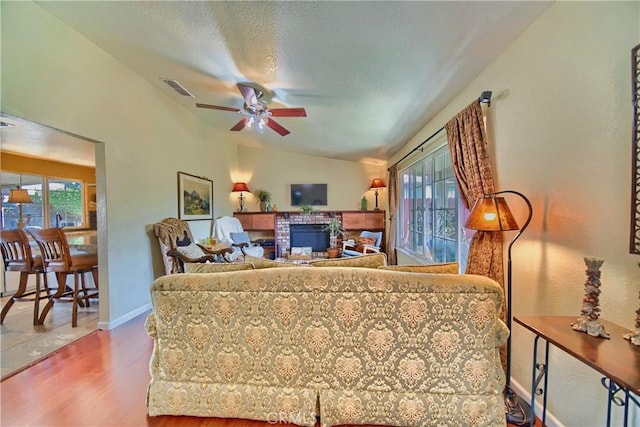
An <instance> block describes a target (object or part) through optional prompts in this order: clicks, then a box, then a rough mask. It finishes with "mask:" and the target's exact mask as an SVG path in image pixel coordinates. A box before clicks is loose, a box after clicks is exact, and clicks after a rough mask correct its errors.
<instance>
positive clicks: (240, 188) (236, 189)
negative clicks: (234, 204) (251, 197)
mask: <svg viewBox="0 0 640 427" xmlns="http://www.w3.org/2000/svg"><path fill="white" fill-rule="evenodd" d="M245 191H246V192H247V193H248V192H249V187H247V183H245V182H236V183H235V184H233V189H232V190H231V192H232V193H240V196H238V203H239V205H240V206H239V207H238V212H244V200H245V197H244V194H242V193H243V192H245Z"/></svg>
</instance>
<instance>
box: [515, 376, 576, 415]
mask: <svg viewBox="0 0 640 427" xmlns="http://www.w3.org/2000/svg"><path fill="white" fill-rule="evenodd" d="M510 386H511V390H513V391H515V392H516V394H517V395H518V396H520V397H522V398H523V399H524V400H526V401H527V402H531V393H530V392H529V390H525V389H524V387H522V386H521V385H520V384H518V382H517V381H515V380H514V379H513V378H511V383H510ZM533 412H534V413H535V415H536V416H537V417H538V418H540V420H541V421H542V403H540V402H538V401H537V400H536V403H535V408H534V411H533ZM545 423H546V425H547V427H564V424H562V423H561V422H560V421H559V420H558V419H557V418H556V417H554V416H553V414H552V413H551V412H549V409H548V408H547V416H546V418H545Z"/></svg>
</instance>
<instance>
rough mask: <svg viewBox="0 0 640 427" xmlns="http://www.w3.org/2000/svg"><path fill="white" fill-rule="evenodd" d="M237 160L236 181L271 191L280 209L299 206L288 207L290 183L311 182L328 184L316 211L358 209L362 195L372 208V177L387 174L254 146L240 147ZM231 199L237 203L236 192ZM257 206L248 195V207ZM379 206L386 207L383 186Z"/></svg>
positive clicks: (366, 166) (371, 167) (377, 168)
mask: <svg viewBox="0 0 640 427" xmlns="http://www.w3.org/2000/svg"><path fill="white" fill-rule="evenodd" d="M238 159H239V160H238V161H239V163H240V165H241V167H240V170H238V172H237V174H236V176H238V177H239V178H238V180H239V181H246V182H247V183H248V185H249V189H250V190H251V191H255V190H258V189H263V190H268V191H270V192H271V194H272V196H273V203H275V204H276V205H277V207H278V210H280V211H286V210H298V209H299V208H298V207H292V206H291V195H290V187H289V186H290V184H314V183H320V184H323V183H326V184H327V193H328V205H327V206H318V207H316V209H318V210H359V209H360V200H361V199H362V196H365V197H366V198H367V208H368V209H369V210H371V209H373V208H374V207H375V195H374V192H373V190H369V185H371V180H372V179H373V178H383V179H385V180H386V173H387V171H386V168H384V167H382V166H376V165H371V164H365V163H355V162H348V161H344V160H335V159H328V158H325V157H317V156H306V155H302V154H296V153H287V152H284V151H276V150H266V149H261V148H253V147H239V148H238ZM232 200H233V201H234V202H235V203H236V205H237V195H233V196H232ZM258 205H259V203H258V201H256V199H255V198H254V197H253V195H248V199H247V208H248V209H249V210H253V211H255V210H259V207H258ZM378 206H379V207H380V209H386V207H387V193H386V189H382V191H380V192H379V195H378Z"/></svg>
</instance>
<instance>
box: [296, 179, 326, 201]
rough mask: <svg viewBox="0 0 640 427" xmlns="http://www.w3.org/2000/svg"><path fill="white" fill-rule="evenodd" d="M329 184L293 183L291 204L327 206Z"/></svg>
mask: <svg viewBox="0 0 640 427" xmlns="http://www.w3.org/2000/svg"><path fill="white" fill-rule="evenodd" d="M326 205H327V184H291V206H326Z"/></svg>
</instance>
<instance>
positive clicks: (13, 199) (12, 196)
mask: <svg viewBox="0 0 640 427" xmlns="http://www.w3.org/2000/svg"><path fill="white" fill-rule="evenodd" d="M9 203H33V202H32V201H31V197H29V193H27V190H23V189H21V188H20V187H17V188H16V189H15V190H11V192H10V193H9Z"/></svg>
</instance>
